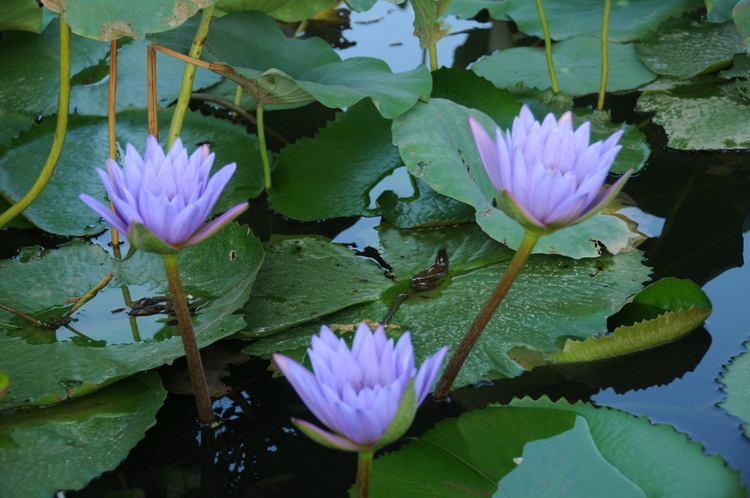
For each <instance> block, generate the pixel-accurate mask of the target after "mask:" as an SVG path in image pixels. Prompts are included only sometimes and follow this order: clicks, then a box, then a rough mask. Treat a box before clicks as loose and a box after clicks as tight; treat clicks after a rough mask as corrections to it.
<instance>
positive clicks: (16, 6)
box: [0, 0, 42, 33]
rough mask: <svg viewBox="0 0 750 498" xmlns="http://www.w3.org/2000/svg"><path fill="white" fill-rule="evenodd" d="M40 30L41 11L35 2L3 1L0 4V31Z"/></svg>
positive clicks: (37, 31)
mask: <svg viewBox="0 0 750 498" xmlns="http://www.w3.org/2000/svg"><path fill="white" fill-rule="evenodd" d="M12 29H13V30H18V31H30V32H31V33H39V32H40V31H41V30H42V9H40V8H39V4H38V3H36V0H5V1H4V2H3V3H0V31H7V30H12Z"/></svg>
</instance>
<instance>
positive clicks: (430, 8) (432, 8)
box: [410, 0, 452, 48]
mask: <svg viewBox="0 0 750 498" xmlns="http://www.w3.org/2000/svg"><path fill="white" fill-rule="evenodd" d="M410 3H411V6H412V8H413V9H414V35H415V36H416V37H417V38H419V46H420V48H427V47H429V46H430V45H434V44H435V43H437V42H439V41H440V40H442V39H443V37H445V36H446V35H447V34H448V33H450V30H451V27H452V26H451V25H450V24H448V23H447V22H445V14H446V11H447V10H448V6H449V5H450V4H451V0H412V1H411V2H410Z"/></svg>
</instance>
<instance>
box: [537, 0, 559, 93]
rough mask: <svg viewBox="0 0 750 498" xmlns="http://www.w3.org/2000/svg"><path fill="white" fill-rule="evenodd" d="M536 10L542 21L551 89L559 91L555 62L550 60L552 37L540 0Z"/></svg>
mask: <svg viewBox="0 0 750 498" xmlns="http://www.w3.org/2000/svg"><path fill="white" fill-rule="evenodd" d="M536 10H538V11H539V20H540V21H541V22H542V32H543V33H544V52H545V53H546V55H547V69H548V70H549V79H550V80H551V81H552V91H553V92H555V93H557V92H559V91H560V87H559V86H558V84H557V74H556V73H555V63H554V62H553V60H552V38H551V37H550V35H549V25H548V24H547V15H546V14H545V13H544V6H543V5H542V0H536Z"/></svg>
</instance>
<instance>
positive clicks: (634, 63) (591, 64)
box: [471, 36, 655, 95]
mask: <svg viewBox="0 0 750 498" xmlns="http://www.w3.org/2000/svg"><path fill="white" fill-rule="evenodd" d="M600 44H601V43H600V41H599V39H598V38H594V37H591V36H576V37H575V38H570V39H568V40H565V41H563V42H560V43H555V44H554V45H553V46H552V58H553V60H554V62H555V71H556V74H557V81H558V83H559V86H560V90H561V91H563V92H566V93H569V94H572V95H585V94H587V93H595V92H597V91H599V80H600V78H601V72H602V61H601V54H600V51H599V50H592V49H591V47H592V46H595V47H598V46H599V45H600ZM471 70H472V71H474V72H475V73H477V74H478V75H479V76H483V77H485V78H487V79H488V80H490V81H491V82H493V83H494V84H496V85H497V86H499V87H503V88H504V87H509V86H512V85H515V84H517V83H521V82H523V83H526V84H527V85H528V86H532V87H536V88H539V89H540V90H543V89H545V88H551V86H552V82H551V80H550V77H549V69H548V67H547V59H546V56H545V53H544V49H543V48H532V47H514V48H508V49H505V50H501V51H499V52H496V53H494V54H492V55H490V56H487V57H484V58H482V59H480V60H479V61H477V62H476V63H475V64H474V65H473V66H471ZM654 78H655V75H654V74H653V73H652V72H651V71H649V70H648V69H646V67H645V66H644V65H643V63H641V61H639V60H638V57H636V53H635V48H634V47H633V45H632V44H625V45H619V44H617V43H610V44H609V77H608V79H607V91H609V92H619V91H622V90H631V89H635V88H638V87H639V86H641V85H644V84H646V83H648V82H649V81H651V80H653V79H654Z"/></svg>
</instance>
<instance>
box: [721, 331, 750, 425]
mask: <svg viewBox="0 0 750 498" xmlns="http://www.w3.org/2000/svg"><path fill="white" fill-rule="evenodd" d="M748 349H750V342H746V343H745V351H744V352H743V353H742V354H740V355H738V356H735V357H734V358H732V361H731V363H730V364H729V365H727V367H726V368H727V371H726V372H724V373H722V374H721V378H720V379H719V381H720V382H721V383H722V384H724V387H723V388H722V389H723V390H724V392H726V393H727V395H726V398H725V399H724V400H723V401H722V402H721V403H719V406H720V407H722V408H724V409H725V410H726V411H727V412H729V413H730V414H732V415H734V416H735V417H738V418H739V419H740V420H742V430H744V431H745V436H746V437H748V438H750V396H748V395H747V393H748V390H750V387H749V386H750V353H749V352H748Z"/></svg>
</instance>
